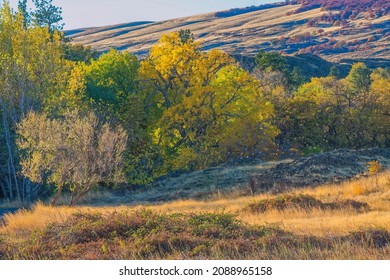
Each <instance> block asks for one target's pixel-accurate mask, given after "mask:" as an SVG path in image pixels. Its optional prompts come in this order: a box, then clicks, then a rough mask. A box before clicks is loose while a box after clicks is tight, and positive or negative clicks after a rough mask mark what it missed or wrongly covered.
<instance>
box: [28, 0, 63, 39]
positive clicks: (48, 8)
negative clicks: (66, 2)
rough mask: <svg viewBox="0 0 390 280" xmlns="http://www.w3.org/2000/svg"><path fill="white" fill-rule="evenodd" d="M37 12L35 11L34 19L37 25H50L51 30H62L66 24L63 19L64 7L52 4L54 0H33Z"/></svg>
mask: <svg viewBox="0 0 390 280" xmlns="http://www.w3.org/2000/svg"><path fill="white" fill-rule="evenodd" d="M33 2H34V5H35V8H36V10H35V12H34V13H33V21H34V23H35V24H36V25H37V26H41V27H48V28H49V31H50V32H54V30H62V29H63V27H64V24H61V23H60V21H61V20H62V15H61V14H62V8H61V7H56V6H54V5H52V2H53V0H33Z"/></svg>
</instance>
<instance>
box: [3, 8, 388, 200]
mask: <svg viewBox="0 0 390 280" xmlns="http://www.w3.org/2000/svg"><path fill="white" fill-rule="evenodd" d="M42 2H44V3H46V4H47V5H49V6H50V5H51V1H42ZM21 3H22V4H23V3H25V1H22V2H21ZM22 6H23V5H22ZM51 10H52V11H53V9H51ZM25 11H26V9H25V8H23V7H22V8H19V10H18V11H16V12H15V11H13V10H12V9H11V8H10V7H9V5H8V4H7V3H5V4H4V5H3V6H2V7H1V10H0V57H1V63H0V75H1V83H0V106H1V107H0V112H1V115H0V120H1V128H0V149H1V150H0V168H1V173H0V185H1V192H0V196H2V197H3V198H6V199H8V200H20V201H25V202H28V201H31V200H35V199H37V198H39V197H42V196H45V195H46V196H48V195H54V197H53V200H52V202H53V204H55V203H56V202H57V201H58V198H59V196H60V195H61V193H63V192H67V193H69V194H70V199H69V204H74V203H77V201H78V200H79V199H80V198H81V197H82V196H83V195H84V194H85V193H87V192H88V191H90V190H91V189H93V188H95V187H97V186H105V187H108V188H134V187H139V186H145V185H147V184H149V183H151V182H153V181H154V180H156V179H158V178H160V177H162V176H166V175H169V174H172V173H176V172H183V171H191V170H197V169H203V168H208V167H211V166H215V165H218V164H220V163H223V162H227V161H233V162H234V161H245V160H250V159H255V158H271V157H274V158H275V157H277V156H279V155H281V154H282V153H289V152H291V151H299V152H302V153H309V152H312V151H317V150H329V149H334V148H340V147H348V148H363V147H372V146H380V147H389V146H390V139H389V138H390V122H389V117H390V115H389V114H390V112H389V110H390V90H389V89H390V84H389V83H390V72H389V71H388V70H386V69H375V70H370V69H368V68H367V67H366V66H365V65H364V64H362V63H358V64H355V65H354V66H353V67H352V70H351V71H350V73H349V75H348V76H347V77H346V78H340V77H338V73H337V69H332V71H331V73H330V75H329V76H328V77H323V78H313V79H312V80H311V81H310V82H307V83H303V80H302V79H301V78H300V77H299V71H298V70H299V69H294V71H289V69H288V66H287V62H286V59H285V58H284V57H282V56H280V55H279V54H278V53H265V52H262V51H260V52H259V54H258V56H257V58H256V67H255V69H254V70H253V71H251V72H248V71H246V70H244V69H243V68H241V67H240V66H239V65H238V63H237V62H236V61H235V60H234V59H232V58H231V57H230V56H229V55H227V54H226V53H223V52H222V51H220V50H211V51H209V52H204V51H202V50H201V45H200V43H199V42H197V41H195V40H194V38H193V36H192V34H191V32H189V31H188V30H182V31H180V32H174V33H171V34H166V35H164V36H162V37H161V39H160V40H159V41H158V42H157V43H156V44H155V45H154V46H153V47H152V49H151V50H150V54H149V56H148V57H147V58H146V59H144V60H139V59H138V58H137V57H136V56H134V55H132V54H130V53H127V52H123V53H121V52H118V51H116V50H113V49H111V50H110V51H109V52H107V53H104V54H101V55H99V54H98V53H96V52H94V51H93V50H91V49H90V48H87V47H84V46H80V45H79V46H77V45H76V46H75V45H72V44H70V43H69V42H67V40H66V39H65V38H64V36H63V34H62V33H61V32H60V31H59V29H61V26H60V25H57V23H58V22H59V21H57V19H59V17H58V15H60V13H59V11H60V10H54V11H55V12H54V14H57V17H54V20H50V21H46V22H45V21H44V20H43V21H37V20H33V21H31V20H28V21H27V22H26V12H25ZM27 14H28V15H31V13H27ZM42 22H43V23H42Z"/></svg>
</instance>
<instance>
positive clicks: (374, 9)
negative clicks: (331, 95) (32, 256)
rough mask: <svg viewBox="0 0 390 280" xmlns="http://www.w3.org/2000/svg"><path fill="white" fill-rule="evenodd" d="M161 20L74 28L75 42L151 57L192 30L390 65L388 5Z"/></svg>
mask: <svg viewBox="0 0 390 280" xmlns="http://www.w3.org/2000/svg"><path fill="white" fill-rule="evenodd" d="M289 2H290V4H289V5H286V4H283V3H281V4H269V5H264V6H259V7H248V8H243V9H233V10H230V11H223V12H218V13H211V14H204V15H196V16H191V17H186V18H178V19H172V20H167V21H161V22H153V23H146V24H140V25H138V24H137V25H136V26H134V24H128V25H123V24H122V25H117V26H108V27H99V28H90V29H86V30H79V31H69V32H67V33H66V34H69V37H70V38H72V39H73V41H74V43H78V44H84V45H88V46H92V47H93V48H94V49H96V50H99V51H107V50H109V48H115V49H118V50H121V51H124V50H127V51H130V52H132V53H134V54H136V55H137V56H140V57H146V56H147V54H148V53H149V50H150V48H151V47H152V46H153V45H154V44H155V43H156V42H157V41H158V39H159V38H160V37H161V36H162V35H163V34H164V33H167V32H175V31H179V30H180V29H190V30H191V31H192V32H193V34H194V36H195V38H196V39H199V40H201V41H202V42H203V49H204V50H211V49H215V48H218V49H220V50H222V51H225V52H227V53H229V54H233V55H246V56H255V55H256V54H257V52H258V51H259V49H264V50H265V51H278V52H282V53H284V54H285V55H296V54H316V55H319V56H321V57H322V58H325V59H326V60H328V61H332V62H348V63H351V62H356V61H365V62H366V63H367V64H370V65H373V66H385V65H389V64H388V63H389V62H388V60H389V58H390V53H389V35H390V29H389V21H390V14H389V3H388V1H386V0H383V1H376V0H368V1H347V0H338V1H328V0H319V1H289Z"/></svg>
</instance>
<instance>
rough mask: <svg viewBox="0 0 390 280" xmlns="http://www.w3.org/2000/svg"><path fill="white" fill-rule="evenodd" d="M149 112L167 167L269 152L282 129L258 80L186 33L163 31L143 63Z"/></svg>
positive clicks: (203, 164)
mask: <svg viewBox="0 0 390 280" xmlns="http://www.w3.org/2000/svg"><path fill="white" fill-rule="evenodd" d="M140 76H141V79H142V80H143V83H142V84H143V87H144V88H143V89H144V92H145V100H146V111H147V115H148V120H149V121H150V133H151V135H152V136H153V140H154V143H155V144H157V145H158V146H159V147H160V148H161V153H162V154H163V158H164V162H165V170H166V171H172V170H191V169H197V168H205V167H208V166H210V165H212V164H215V163H219V162H222V161H226V160H229V159H232V158H236V159H237V158H241V159H242V158H249V157H259V156H261V155H264V154H266V153H268V152H269V149H270V148H271V146H272V142H273V139H274V137H275V136H276V135H277V133H278V130H277V129H276V128H275V127H274V126H273V125H272V124H271V118H272V116H273V106H272V105H271V104H270V103H269V102H266V101H265V99H264V98H263V94H262V92H261V90H260V84H259V81H258V80H256V79H255V78H254V77H253V76H251V75H250V74H249V73H248V72H246V71H245V70H243V69H241V68H240V67H239V66H238V65H237V64H236V63H235V62H234V61H233V59H231V58H230V57H229V56H228V55H227V54H225V53H223V52H221V51H219V50H212V51H210V52H204V51H202V50H201V46H200V44H199V43H198V42H196V41H194V40H193V39H192V37H191V36H183V32H176V33H171V34H168V35H164V36H163V37H162V38H161V39H160V41H159V42H158V43H157V44H156V45H155V46H154V47H153V48H152V49H151V51H150V55H149V57H148V58H147V59H146V60H144V61H143V62H142V63H141V69H140Z"/></svg>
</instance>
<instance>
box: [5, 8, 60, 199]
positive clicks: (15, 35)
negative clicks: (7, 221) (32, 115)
mask: <svg viewBox="0 0 390 280" xmlns="http://www.w3.org/2000/svg"><path fill="white" fill-rule="evenodd" d="M60 37H61V36H60V35H59V34H58V33H53V34H51V33H49V32H48V30H47V29H46V28H40V27H32V28H25V22H24V17H23V14H22V13H17V14H15V13H14V12H13V11H12V9H11V8H10V6H9V4H8V3H7V2H5V3H4V5H3V6H2V7H1V8H0V57H1V61H0V79H1V83H0V114H1V117H0V120H1V125H2V129H1V131H0V142H2V143H3V145H4V146H3V147H4V149H3V154H2V157H1V158H0V168H1V170H2V173H1V177H0V185H1V186H2V192H3V194H4V196H5V197H6V198H7V199H9V200H15V199H16V200H19V201H28V200H30V199H31V198H33V197H34V196H35V195H36V194H37V188H36V186H33V185H32V184H31V183H30V182H29V181H28V180H25V179H24V178H21V177H20V176H19V175H18V174H19V166H18V157H17V151H16V145H15V126H16V124H17V123H18V122H19V121H20V120H21V119H22V118H23V117H24V116H25V114H26V113H27V112H29V111H32V110H33V111H40V110H42V109H43V107H44V106H45V104H46V102H47V100H48V99H50V98H51V96H55V95H56V93H57V92H59V91H61V88H62V86H63V85H64V80H66V79H65V75H66V73H67V64H66V62H65V61H64V59H63V58H62V53H63V49H62V43H61V38H60ZM31 196H32V197H31Z"/></svg>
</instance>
